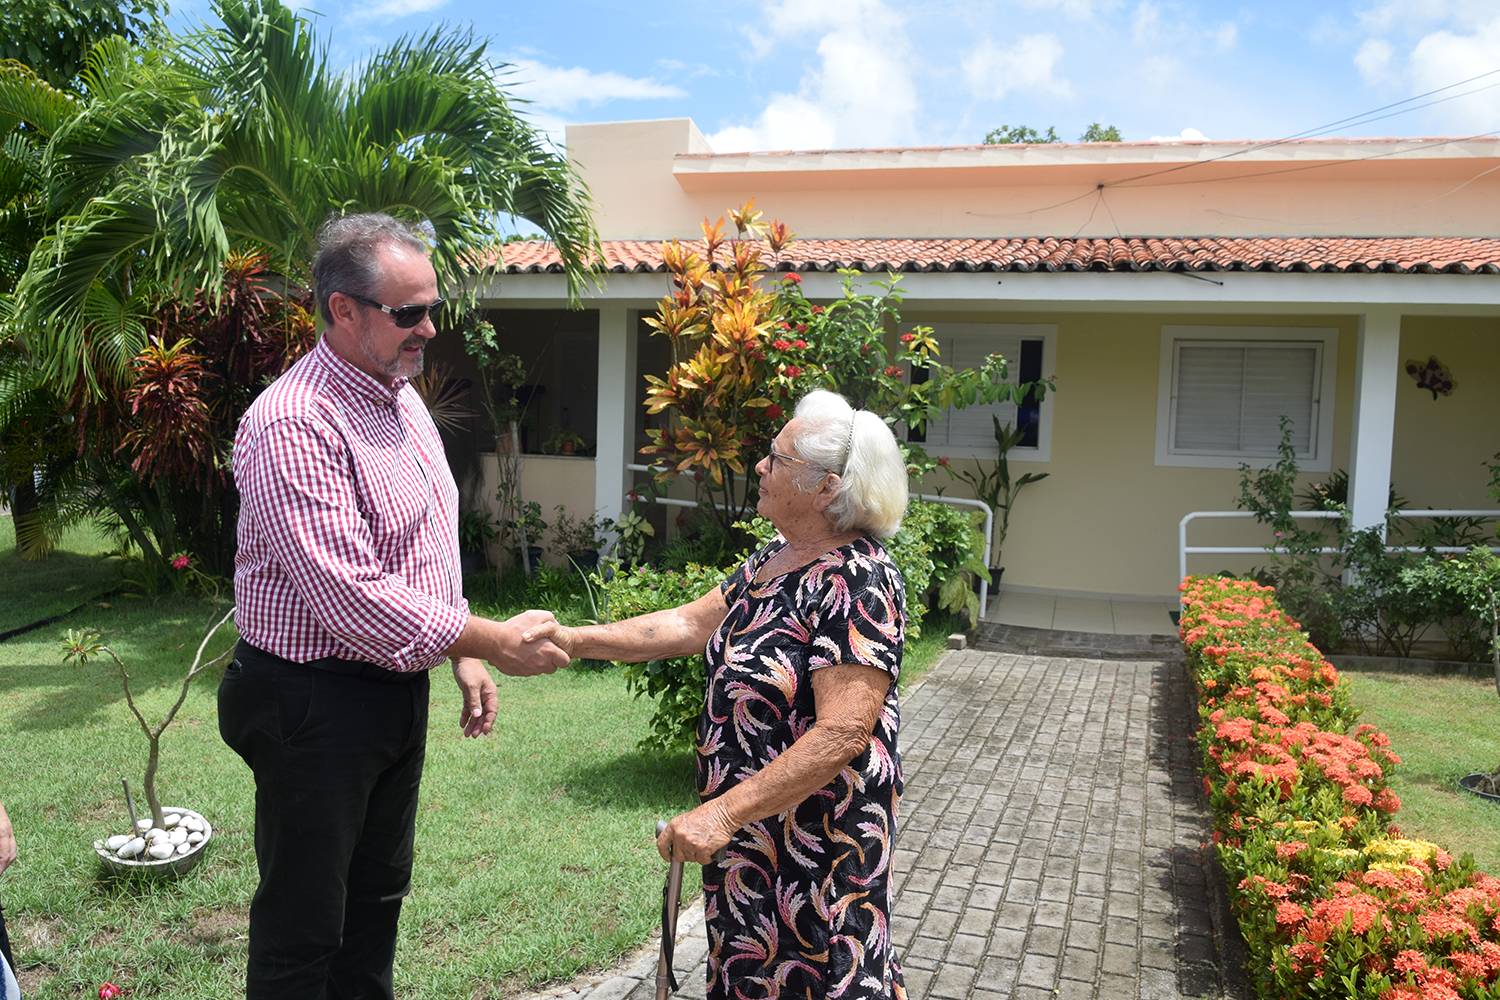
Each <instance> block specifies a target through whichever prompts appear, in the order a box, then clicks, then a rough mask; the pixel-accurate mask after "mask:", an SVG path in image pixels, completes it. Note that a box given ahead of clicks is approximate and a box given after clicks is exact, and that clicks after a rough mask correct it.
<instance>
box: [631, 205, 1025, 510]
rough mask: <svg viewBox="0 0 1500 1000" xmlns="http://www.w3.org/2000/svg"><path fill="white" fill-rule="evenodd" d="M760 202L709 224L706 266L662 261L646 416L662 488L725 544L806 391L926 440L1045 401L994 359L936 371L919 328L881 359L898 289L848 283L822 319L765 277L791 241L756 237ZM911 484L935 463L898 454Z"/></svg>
mask: <svg viewBox="0 0 1500 1000" xmlns="http://www.w3.org/2000/svg"><path fill="white" fill-rule="evenodd" d="M761 215H762V213H760V212H758V211H756V210H755V202H754V199H751V201H750V202H749V203H747V204H746V205H744V206H743V207H741V208H740V209H738V210H736V211H734V212H731V213H730V215H729V217H730V219H731V220H732V221H733V223H734V226H735V230H736V235H735V237H734V238H733V239H726V237H725V236H724V219H723V218H720V219H719V220H718V221H717V222H714V223H710V222H708V221H706V220H705V222H704V224H703V235H704V244H703V246H704V253H703V254H702V255H700V254H698V253H697V252H696V251H694V250H691V249H689V248H687V247H685V246H683V245H682V244H681V243H679V242H678V241H676V240H674V241H672V242H671V243H668V244H664V245H663V247H662V254H663V259H664V260H665V262H666V264H667V268H668V270H669V271H670V273H671V275H672V281H673V291H672V293H671V294H670V295H668V296H667V297H666V298H665V299H663V300H662V302H661V303H660V305H659V306H658V307H657V313H656V315H655V316H654V317H651V318H648V319H647V323H648V324H649V325H650V326H651V328H652V329H653V330H654V331H655V332H657V333H659V334H661V335H663V336H666V337H667V338H669V340H670V341H671V347H672V366H671V368H669V369H668V371H667V373H666V376H665V378H656V377H654V376H648V381H649V382H650V387H649V388H648V389H647V400H646V409H647V413H648V414H653V415H655V414H666V415H667V416H668V418H669V420H668V422H667V426H666V427H664V428H651V429H648V431H647V433H648V434H649V435H650V436H651V441H652V444H651V445H650V446H649V447H647V448H646V449H644V452H645V453H646V454H649V455H654V456H656V457H657V458H658V460H660V461H661V462H662V464H663V466H664V470H663V471H662V472H661V473H659V474H658V477H657V478H658V479H659V480H660V481H669V480H671V479H672V478H674V477H676V476H678V475H681V474H690V475H692V476H693V477H694V479H695V481H697V482H698V483H699V484H700V487H701V489H702V491H703V498H704V500H705V501H706V502H707V503H708V504H710V505H712V506H711V509H712V510H713V511H714V516H715V517H716V518H717V519H718V521H719V522H720V524H721V526H723V527H724V528H725V530H726V533H729V532H730V529H731V526H732V525H733V524H735V523H736V522H738V521H743V520H744V519H745V518H746V517H747V516H748V515H749V513H750V508H751V506H752V505H753V501H754V499H755V497H756V491H757V488H758V478H757V477H756V475H755V469H754V466H755V462H756V461H758V460H759V459H760V457H761V456H762V455H764V454H765V453H766V451H767V449H768V448H769V446H770V442H771V440H772V439H773V438H774V437H775V435H776V433H777V431H779V430H780V427H781V423H782V422H783V421H784V419H785V416H786V413H787V411H788V410H789V409H790V408H791V406H792V405H793V404H794V403H795V401H796V400H797V399H798V398H800V397H801V396H802V395H804V394H805V393H807V392H808V391H810V390H813V389H831V390H833V391H835V392H839V393H841V394H842V395H844V396H845V397H846V398H848V399H849V401H850V402H851V403H853V404H854V405H855V406H858V407H861V408H864V409H867V410H870V411H871V412H874V413H878V414H880V415H881V416H882V417H883V418H884V419H885V420H886V422H887V423H888V424H890V425H892V428H893V430H899V429H901V428H907V429H910V430H914V431H920V430H922V429H923V428H924V427H925V426H926V425H927V424H928V423H929V422H931V421H933V420H937V419H940V418H941V416H942V414H943V413H944V411H945V410H947V409H949V408H950V407H951V408H962V407H965V406H971V405H974V404H975V403H995V402H1000V401H1003V400H1011V401H1014V402H1017V403H1019V402H1021V401H1022V400H1025V399H1028V398H1030V399H1036V400H1040V399H1041V398H1042V396H1043V395H1044V394H1045V392H1046V390H1047V389H1048V388H1050V385H1049V384H1047V383H1043V382H1036V383H1027V384H1025V385H1017V384H1015V383H1011V382H1007V381H1006V374H1007V364H1006V361H1005V359H1004V358H1003V357H1001V356H1000V355H999V354H992V355H990V356H989V357H988V358H986V359H985V361H984V362H983V364H981V365H980V366H979V367H977V368H965V369H961V370H955V369H953V368H952V367H950V366H948V365H945V364H943V363H942V362H941V360H940V359H939V356H938V354H939V352H938V346H937V342H936V341H935V340H934V339H933V337H932V332H931V330H929V329H926V328H924V327H916V328H914V329H913V330H911V331H909V332H907V333H903V334H901V335H900V337H899V338H896V340H895V346H894V350H892V349H890V348H888V346H887V336H886V330H887V326H888V324H895V323H896V322H898V321H899V319H900V306H901V298H902V295H901V291H900V289H899V287H898V282H897V279H896V278H895V277H891V278H890V279H888V280H877V281H875V282H874V283H873V284H874V288H875V291H874V292H868V293H867V292H863V291H861V290H860V289H859V288H858V286H857V284H856V281H857V275H856V273H855V272H853V271H844V272H841V273H842V274H843V277H844V281H843V290H842V295H841V296H840V297H839V298H837V299H835V300H834V301H833V302H831V303H829V304H827V305H823V304H819V303H813V302H811V301H809V300H808V299H807V297H806V296H805V295H804V294H803V291H802V276H801V275H800V274H798V273H797V272H795V271H787V272H782V273H778V274H776V275H775V276H774V278H773V277H771V276H770V275H768V274H767V273H766V270H767V269H766V265H765V263H764V262H763V258H764V254H765V252H766V251H769V252H770V254H771V255H772V261H773V263H774V262H777V261H779V260H780V259H781V257H782V256H783V255H785V254H786V252H787V251H788V249H789V248H790V247H791V245H792V243H793V241H794V239H795V236H794V234H793V233H792V232H791V231H790V230H789V229H788V228H787V227H786V225H785V224H783V223H781V222H771V223H764V222H762V221H761ZM902 448H903V450H905V451H906V453H907V458H908V472H910V473H912V474H920V473H923V472H926V471H930V470H931V469H932V468H934V467H935V465H936V463H935V462H933V461H931V460H930V459H928V458H927V456H926V454H925V453H924V452H923V451H922V449H921V448H920V446H918V445H914V444H906V443H903V444H902Z"/></svg>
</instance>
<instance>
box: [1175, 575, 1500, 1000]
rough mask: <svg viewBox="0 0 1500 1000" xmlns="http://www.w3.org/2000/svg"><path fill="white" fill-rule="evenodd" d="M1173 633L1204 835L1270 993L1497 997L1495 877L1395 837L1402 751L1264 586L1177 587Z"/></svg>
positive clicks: (1264, 990)
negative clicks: (1181, 656) (1182, 668)
mask: <svg viewBox="0 0 1500 1000" xmlns="http://www.w3.org/2000/svg"><path fill="white" fill-rule="evenodd" d="M1182 591H1183V612H1182V622H1181V634H1182V641H1183V646H1184V647H1185V649H1186V652H1187V657H1188V672H1189V675H1190V676H1191V678H1192V680H1193V682H1194V684H1195V685H1196V687H1197V690H1198V712H1199V716H1200V719H1201V722H1202V725H1201V726H1200V728H1199V730H1198V733H1197V737H1196V739H1197V743H1198V746H1199V748H1200V750H1201V752H1202V754H1203V769H1204V775H1203V783H1204V790H1205V792H1206V793H1207V794H1208V797H1209V802H1210V806H1211V808H1212V812H1213V823H1214V842H1215V843H1216V844H1218V845H1219V846H1218V856H1219V860H1220V862H1221V863H1222V864H1223V866H1224V870H1225V873H1226V875H1227V877H1228V889H1229V899H1230V906H1231V909H1232V910H1233V911H1234V913H1235V916H1236V917H1237V918H1238V921H1239V926H1240V931H1241V933H1242V934H1243V935H1244V939H1245V945H1246V950H1247V952H1248V954H1249V961H1248V962H1247V963H1246V967H1247V969H1248V971H1249V974H1250V978H1251V980H1252V982H1253V985H1254V988H1255V991H1256V993H1257V995H1259V996H1260V997H1263V998H1266V1000H1271V998H1276V1000H1287V998H1321V997H1328V998H1334V997H1347V998H1360V1000H1366V998H1367V1000H1417V998H1418V997H1424V998H1425V997H1446V998H1452V1000H1457V998H1458V997H1460V996H1463V997H1494V996H1496V995H1497V994H1500V981H1497V976H1500V925H1497V923H1496V921H1495V919H1494V918H1495V916H1496V914H1497V913H1500V879H1495V878H1491V877H1489V876H1487V875H1485V874H1483V873H1482V872H1479V871H1476V870H1475V868H1474V866H1473V863H1472V860H1471V859H1470V858H1469V857H1467V856H1465V857H1464V858H1462V859H1459V860H1458V861H1455V860H1454V859H1453V858H1452V857H1451V856H1450V855H1448V854H1447V853H1446V852H1445V851H1443V850H1442V849H1441V848H1440V847H1439V846H1438V845H1436V844H1432V843H1427V842H1424V841H1417V840H1407V839H1404V838H1403V837H1402V836H1401V832H1400V830H1399V829H1397V828H1396V827H1394V826H1390V825H1389V822H1390V819H1391V817H1392V816H1393V815H1394V814H1395V813H1396V812H1397V810H1399V809H1400V805H1401V803H1400V801H1399V800H1398V799H1397V797H1396V796H1395V794H1394V793H1393V792H1391V790H1390V787H1389V772H1390V769H1391V767H1393V766H1396V765H1399V764H1400V763H1401V758H1400V757H1399V756H1397V754H1396V753H1395V752H1394V750H1393V749H1392V748H1391V746H1390V740H1389V739H1388V738H1387V737H1386V736H1385V734H1384V733H1381V732H1380V731H1379V730H1377V729H1376V727H1374V726H1371V725H1367V724H1358V723H1357V718H1358V712H1357V710H1356V709H1354V708H1353V706H1352V704H1351V702H1350V700H1349V697H1348V685H1347V683H1346V682H1344V681H1342V680H1341V679H1340V678H1339V675H1338V671H1337V670H1335V669H1334V668H1333V667H1332V666H1331V665H1330V664H1328V663H1326V662H1324V661H1323V657H1322V655H1321V654H1320V653H1319V651H1318V650H1317V648H1316V647H1315V646H1313V645H1312V644H1311V643H1309V642H1308V641H1307V636H1306V634H1305V633H1303V632H1300V631H1299V630H1298V629H1297V626H1296V623H1295V622H1293V621H1292V620H1291V618H1290V616H1288V615H1287V614H1286V613H1285V612H1284V611H1283V610H1282V609H1281V608H1280V607H1279V606H1278V604H1277V601H1276V595H1275V594H1274V593H1272V592H1271V590H1270V588H1266V587H1262V586H1260V585H1258V584H1255V583H1250V582H1246V581H1238V580H1226V579H1212V578H1205V577H1189V578H1188V579H1187V580H1184V581H1183V584H1182Z"/></svg>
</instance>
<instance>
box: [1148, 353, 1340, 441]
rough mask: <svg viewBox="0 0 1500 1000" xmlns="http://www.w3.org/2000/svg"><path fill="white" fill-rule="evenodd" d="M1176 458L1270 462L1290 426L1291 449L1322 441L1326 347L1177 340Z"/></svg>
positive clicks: (1173, 438)
mask: <svg viewBox="0 0 1500 1000" xmlns="http://www.w3.org/2000/svg"><path fill="white" fill-rule="evenodd" d="M1175 346H1176V358H1175V363H1174V365H1173V369H1174V375H1175V384H1174V386H1173V421H1172V451H1173V452H1174V453H1176V454H1199V455H1245V456H1265V455H1274V454H1276V449H1277V446H1278V445H1279V444H1280V442H1281V417H1282V415H1285V416H1287V417H1289V418H1290V419H1291V421H1292V447H1293V448H1294V449H1295V451H1296V454H1297V456H1298V457H1302V458H1306V457H1310V456H1311V455H1312V453H1313V442H1315V441H1317V439H1318V429H1317V421H1318V403H1319V400H1318V387H1319V385H1320V384H1321V380H1322V375H1321V367H1322V354H1323V345H1322V344H1321V343H1320V342H1311V341H1290V342H1289V341H1196V342H1195V341H1177V342H1176V344H1175Z"/></svg>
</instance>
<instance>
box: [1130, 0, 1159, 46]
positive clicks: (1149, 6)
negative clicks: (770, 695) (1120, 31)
mask: <svg viewBox="0 0 1500 1000" xmlns="http://www.w3.org/2000/svg"><path fill="white" fill-rule="evenodd" d="M1130 30H1131V33H1132V34H1133V35H1134V36H1135V44H1137V45H1150V44H1151V43H1153V42H1156V41H1158V40H1160V38H1161V34H1162V24H1161V8H1160V7H1158V6H1157V5H1156V4H1154V3H1151V2H1150V0H1144V2H1143V3H1141V5H1140V6H1138V7H1136V9H1135V16H1134V17H1132V18H1131V19H1130Z"/></svg>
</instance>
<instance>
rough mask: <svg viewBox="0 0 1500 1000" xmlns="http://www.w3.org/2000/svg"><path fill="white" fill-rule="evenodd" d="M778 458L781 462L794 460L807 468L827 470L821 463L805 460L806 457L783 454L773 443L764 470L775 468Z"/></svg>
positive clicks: (769, 470) (770, 470) (768, 470)
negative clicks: (815, 463) (816, 463)
mask: <svg viewBox="0 0 1500 1000" xmlns="http://www.w3.org/2000/svg"><path fill="white" fill-rule="evenodd" d="M778 458H779V459H781V460H782V461H783V462H796V463H797V464H798V465H805V466H807V467H808V468H809V469H819V470H821V471H823V472H828V470H827V469H824V468H823V467H822V466H821V465H813V464H812V463H811V462H809V461H807V460H806V459H801V458H793V457H792V456H791V455H783V454H782V453H781V452H779V451H777V450H776V446H775V445H772V446H771V453H770V458H769V460H768V461H767V462H766V471H767V472H772V471H774V470H775V469H776V460H777V459H778ZM828 474H829V475H832V474H833V473H831V472H829V473H828Z"/></svg>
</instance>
